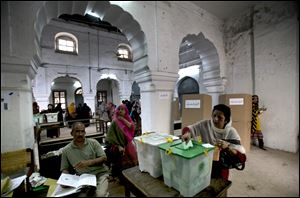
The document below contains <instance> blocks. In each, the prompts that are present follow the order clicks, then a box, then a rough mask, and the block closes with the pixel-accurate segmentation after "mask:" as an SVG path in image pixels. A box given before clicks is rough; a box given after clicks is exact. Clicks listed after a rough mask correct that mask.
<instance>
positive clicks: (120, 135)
mask: <svg viewBox="0 0 300 198" xmlns="http://www.w3.org/2000/svg"><path fill="white" fill-rule="evenodd" d="M133 138H134V123H133V121H132V120H131V118H130V116H129V113H128V109H127V107H126V106H125V105H124V104H121V105H120V106H118V108H117V109H116V110H115V113H114V116H113V120H112V123H111V125H110V127H109V130H108V132H107V135H106V139H105V143H106V150H105V152H106V155H107V160H108V163H109V165H111V168H112V170H111V172H112V176H118V177H119V178H120V179H121V178H122V170H124V169H127V168H130V167H133V166H136V165H137V164H138V160H137V152H136V148H135V145H134V144H133Z"/></svg>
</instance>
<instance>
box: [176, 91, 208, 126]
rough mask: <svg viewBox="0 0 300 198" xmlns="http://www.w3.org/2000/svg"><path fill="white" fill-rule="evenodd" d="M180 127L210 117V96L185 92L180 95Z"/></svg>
mask: <svg viewBox="0 0 300 198" xmlns="http://www.w3.org/2000/svg"><path fill="white" fill-rule="evenodd" d="M182 101H183V102H182V118H181V119H182V128H183V127H186V126H188V125H191V124H194V123H196V122H199V121H201V120H204V119H210V118H211V111H212V98H211V96H210V95H207V94H186V95H183V97H182Z"/></svg>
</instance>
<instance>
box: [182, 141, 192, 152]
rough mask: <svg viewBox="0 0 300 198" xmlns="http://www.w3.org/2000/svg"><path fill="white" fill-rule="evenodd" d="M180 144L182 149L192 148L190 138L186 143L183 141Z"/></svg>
mask: <svg viewBox="0 0 300 198" xmlns="http://www.w3.org/2000/svg"><path fill="white" fill-rule="evenodd" d="M182 146H183V149H184V150H186V149H188V148H192V147H193V143H192V140H189V142H188V143H186V142H185V141H183V142H182Z"/></svg>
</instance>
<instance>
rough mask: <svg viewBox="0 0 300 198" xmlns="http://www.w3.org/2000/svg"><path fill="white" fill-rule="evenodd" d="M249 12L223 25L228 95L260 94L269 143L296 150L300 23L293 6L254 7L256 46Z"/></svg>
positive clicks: (286, 3) (285, 3)
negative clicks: (264, 109)
mask: <svg viewBox="0 0 300 198" xmlns="http://www.w3.org/2000/svg"><path fill="white" fill-rule="evenodd" d="M250 13H251V11H250V10H248V11H246V12H245V13H243V14H242V15H240V16H238V17H237V18H233V19H231V20H230V21H227V23H226V24H225V28H224V30H225V37H226V38H225V42H226V56H227V57H228V69H227V76H228V87H227V89H226V93H250V94H257V95H258V96H259V97H260V106H265V107H267V111H266V112H264V114H263V115H262V116H261V120H262V124H261V127H262V132H263V134H264V141H265V145H266V146H267V147H270V148H275V149H281V150H285V151H290V152H297V151H298V150H299V137H298V136H299V121H298V120H299V89H298V86H299V84H298V83H299V69H298V68H299V55H298V52H299V31H298V27H299V22H298V21H297V12H296V10H295V4H294V2H268V3H265V4H260V5H258V6H256V7H255V8H254V15H253V22H254V23H253V32H254V35H253V41H254V45H253V46H252V45H251V38H250V37H251V24H250V16H251V15H250ZM252 52H253V53H254V56H253V57H254V58H253V59H251V53H252ZM251 61H253V66H252V65H251Z"/></svg>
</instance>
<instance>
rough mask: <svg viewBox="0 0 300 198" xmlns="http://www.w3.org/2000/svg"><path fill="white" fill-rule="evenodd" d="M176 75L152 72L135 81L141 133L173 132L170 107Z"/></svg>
mask: <svg viewBox="0 0 300 198" xmlns="http://www.w3.org/2000/svg"><path fill="white" fill-rule="evenodd" d="M177 78H178V74H170V73H162V72H155V73H154V72H152V73H151V74H150V75H147V74H145V75H143V76H142V77H140V78H139V79H137V83H138V85H139V86H140V90H141V112H142V113H141V118H142V133H145V132H150V131H154V132H158V133H167V134H170V132H171V131H172V130H173V129H172V127H173V125H172V123H171V107H172V101H173V92H174V85H175V83H176V80H177Z"/></svg>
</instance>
